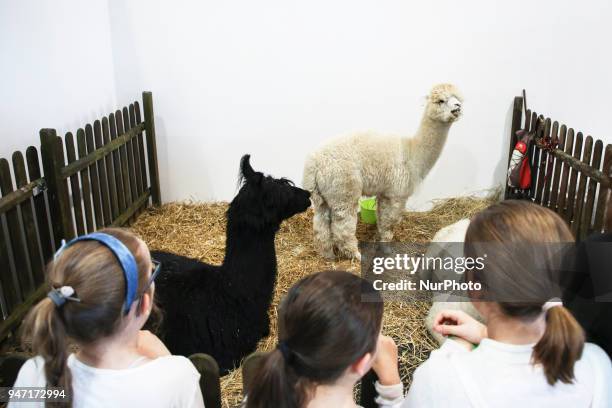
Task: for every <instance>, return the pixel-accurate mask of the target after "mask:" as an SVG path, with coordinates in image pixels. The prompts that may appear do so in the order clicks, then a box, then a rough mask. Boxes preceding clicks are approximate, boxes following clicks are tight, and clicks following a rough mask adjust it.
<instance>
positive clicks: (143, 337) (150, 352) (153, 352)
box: [138, 330, 171, 359]
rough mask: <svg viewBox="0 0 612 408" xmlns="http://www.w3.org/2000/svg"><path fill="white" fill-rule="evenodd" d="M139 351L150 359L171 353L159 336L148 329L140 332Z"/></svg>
mask: <svg viewBox="0 0 612 408" xmlns="http://www.w3.org/2000/svg"><path fill="white" fill-rule="evenodd" d="M138 352H139V353H140V354H142V355H143V356H146V357H148V358H150V359H156V358H158V357H164V356H169V355H171V354H170V350H168V348H167V347H166V346H165V345H164V343H163V342H162V341H161V340H160V339H159V337H157V336H156V335H154V334H153V333H151V332H150V331H148V330H140V331H139V332H138Z"/></svg>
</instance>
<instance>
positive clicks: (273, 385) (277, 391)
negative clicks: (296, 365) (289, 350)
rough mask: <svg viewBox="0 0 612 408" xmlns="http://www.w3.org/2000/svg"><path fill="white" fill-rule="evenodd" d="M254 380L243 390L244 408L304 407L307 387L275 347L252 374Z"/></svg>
mask: <svg viewBox="0 0 612 408" xmlns="http://www.w3.org/2000/svg"><path fill="white" fill-rule="evenodd" d="M255 378H257V380H256V381H252V382H251V384H249V389H248V390H246V395H247V400H246V405H245V407H246V408H266V407H269V406H270V402H271V401H274V407H276V408H300V407H302V406H304V405H305V402H306V401H307V400H308V398H307V387H306V384H305V383H304V379H302V378H300V377H298V375H297V374H296V373H295V370H294V369H293V368H292V367H291V366H290V362H289V361H288V359H287V358H286V357H285V356H283V352H282V351H281V350H280V349H279V348H277V349H275V350H273V351H271V352H270V353H268V354H267V355H266V356H265V357H263V361H262V362H261V364H260V365H259V368H258V369H257V371H256V373H255Z"/></svg>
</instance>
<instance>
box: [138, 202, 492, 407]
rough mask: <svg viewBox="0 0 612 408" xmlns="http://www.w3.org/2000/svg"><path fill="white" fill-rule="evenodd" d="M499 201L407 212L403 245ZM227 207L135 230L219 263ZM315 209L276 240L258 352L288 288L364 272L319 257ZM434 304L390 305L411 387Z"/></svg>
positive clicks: (158, 243)
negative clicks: (335, 273)
mask: <svg viewBox="0 0 612 408" xmlns="http://www.w3.org/2000/svg"><path fill="white" fill-rule="evenodd" d="M492 201H493V198H489V199H482V198H475V197H461V198H451V199H446V200H440V201H438V202H436V204H435V205H434V207H433V208H432V209H431V210H430V211H427V212H406V213H405V214H404V216H403V218H402V220H401V222H400V223H399V224H398V225H397V226H396V227H395V229H394V233H395V240H397V241H428V240H431V239H432V238H433V236H434V234H435V233H436V232H437V231H438V230H439V229H440V228H442V227H444V226H446V225H449V224H451V223H454V222H456V221H458V220H460V219H462V218H466V217H471V216H472V215H473V214H475V213H476V212H478V211H479V210H481V209H483V208H484V207H486V206H487V205H489V204H490V203H491V202H492ZM226 209H227V203H212V204H190V203H185V204H176V203H172V204H167V205H164V206H163V207H161V208H156V209H151V210H149V211H147V212H145V213H143V214H142V215H141V216H140V217H139V218H138V220H137V221H136V223H135V224H134V225H133V226H132V228H133V230H134V231H135V232H136V233H138V234H139V235H140V236H141V237H142V238H143V239H144V240H145V241H146V242H147V243H148V245H149V247H150V248H151V249H152V250H153V249H154V250H163V251H170V252H175V253H177V254H180V255H184V256H188V257H192V258H197V259H200V260H201V261H203V262H208V263H214V264H218V263H221V261H222V260H223V256H224V254H225V211H226ZM312 215H313V214H312V210H308V211H307V212H305V213H303V214H299V215H296V216H294V217H293V218H291V219H290V220H288V221H286V222H284V223H283V225H282V227H281V229H280V232H279V234H278V235H277V237H276V251H277V259H278V278H277V285H276V288H275V293H274V300H273V303H272V306H271V307H270V311H269V313H270V320H271V328H270V329H271V330H270V333H271V334H270V336H269V337H267V338H265V339H263V340H262V341H261V342H260V344H259V346H258V349H259V350H262V351H267V350H272V349H273V348H274V347H275V345H276V341H277V340H276V339H277V327H276V322H277V305H278V303H279V300H280V299H281V298H282V297H283V296H284V295H285V293H287V291H288V289H289V288H290V287H291V286H292V285H293V283H295V282H296V281H298V280H299V279H300V278H302V277H304V276H306V275H308V274H310V273H313V272H316V271H321V270H326V269H343V270H348V271H351V272H354V273H359V264H358V263H355V262H351V261H347V260H343V261H337V262H328V261H325V260H324V259H322V258H321V257H319V256H318V255H317V253H316V252H315V250H314V248H313V245H312ZM375 232H376V230H375V226H371V225H365V224H361V223H360V224H359V226H358V230H357V236H358V238H359V239H360V240H363V241H371V240H373V239H374V236H375ZM429 307H430V304H429V303H428V302H424V301H414V302H391V303H388V304H386V305H385V314H384V323H383V324H384V327H383V331H384V333H385V334H388V335H390V336H392V337H393V338H394V339H395V341H396V342H397V343H398V345H399V350H400V371H401V374H402V380H403V382H404V385H405V386H408V385H409V384H410V381H411V378H412V373H413V372H414V370H415V368H416V367H418V366H419V365H420V364H421V363H422V362H423V361H424V360H426V359H427V357H428V356H429V353H430V351H431V350H432V349H434V348H435V347H436V346H437V343H436V342H435V340H434V339H433V338H431V337H430V336H429V334H428V332H427V330H426V329H425V326H424V324H423V319H424V317H425V316H426V314H427V312H428V310H429ZM221 392H222V399H223V406H224V407H236V406H237V405H238V404H239V403H240V401H241V400H242V378H241V373H240V369H236V370H233V371H232V372H231V373H230V374H228V375H227V376H225V377H224V378H222V380H221Z"/></svg>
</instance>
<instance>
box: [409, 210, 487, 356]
mask: <svg viewBox="0 0 612 408" xmlns="http://www.w3.org/2000/svg"><path fill="white" fill-rule="evenodd" d="M469 225H470V220H468V219H467V218H466V219H462V220H460V221H457V222H456V223H454V224H451V225H449V226H447V227H444V228H442V229H441V230H440V231H438V232H437V233H436V235H435V236H434V237H433V239H432V240H431V241H432V242H433V243H434V244H432V245H431V246H430V248H429V249H428V251H427V256H428V257H436V256H442V253H444V256H448V255H449V254H450V255H451V256H455V257H460V256H463V248H462V247H458V246H457V245H456V244H455V245H452V244H451V245H445V244H444V243H457V242H464V241H465V233H466V232H467V229H468V227H469ZM454 273H455V272H454V271H446V270H443V269H441V270H433V271H427V273H426V274H424V275H423V276H421V279H431V280H434V281H436V282H441V281H443V280H445V279H454V278H456V277H455V276H450V274H454ZM432 300H433V304H432V305H431V309H429V313H428V314H427V317H425V327H427V330H428V331H429V333H430V334H431V335H432V336H433V338H435V339H436V340H437V341H438V343H440V344H442V343H443V342H444V340H445V337H444V336H442V335H441V334H440V333H438V332H435V331H434V330H433V323H434V320H435V318H436V316H437V315H438V313H440V312H441V311H443V310H449V309H451V310H462V311H464V312H466V313H467V314H469V315H470V316H472V317H474V318H476V319H478V320H480V321H482V317H481V316H480V313H478V311H477V310H476V308H475V307H474V305H472V303H471V302H470V298H469V297H468V295H467V293H454V294H452V295H451V294H447V293H442V294H436V295H434V297H433V299H432Z"/></svg>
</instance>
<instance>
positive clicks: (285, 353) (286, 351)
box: [276, 341, 291, 361]
mask: <svg viewBox="0 0 612 408" xmlns="http://www.w3.org/2000/svg"><path fill="white" fill-rule="evenodd" d="M276 348H277V349H279V350H280V352H281V354H282V355H283V358H284V359H285V361H289V358H290V357H291V350H290V349H289V346H287V343H286V342H284V341H281V342H279V343H278V344H277V345H276Z"/></svg>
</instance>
